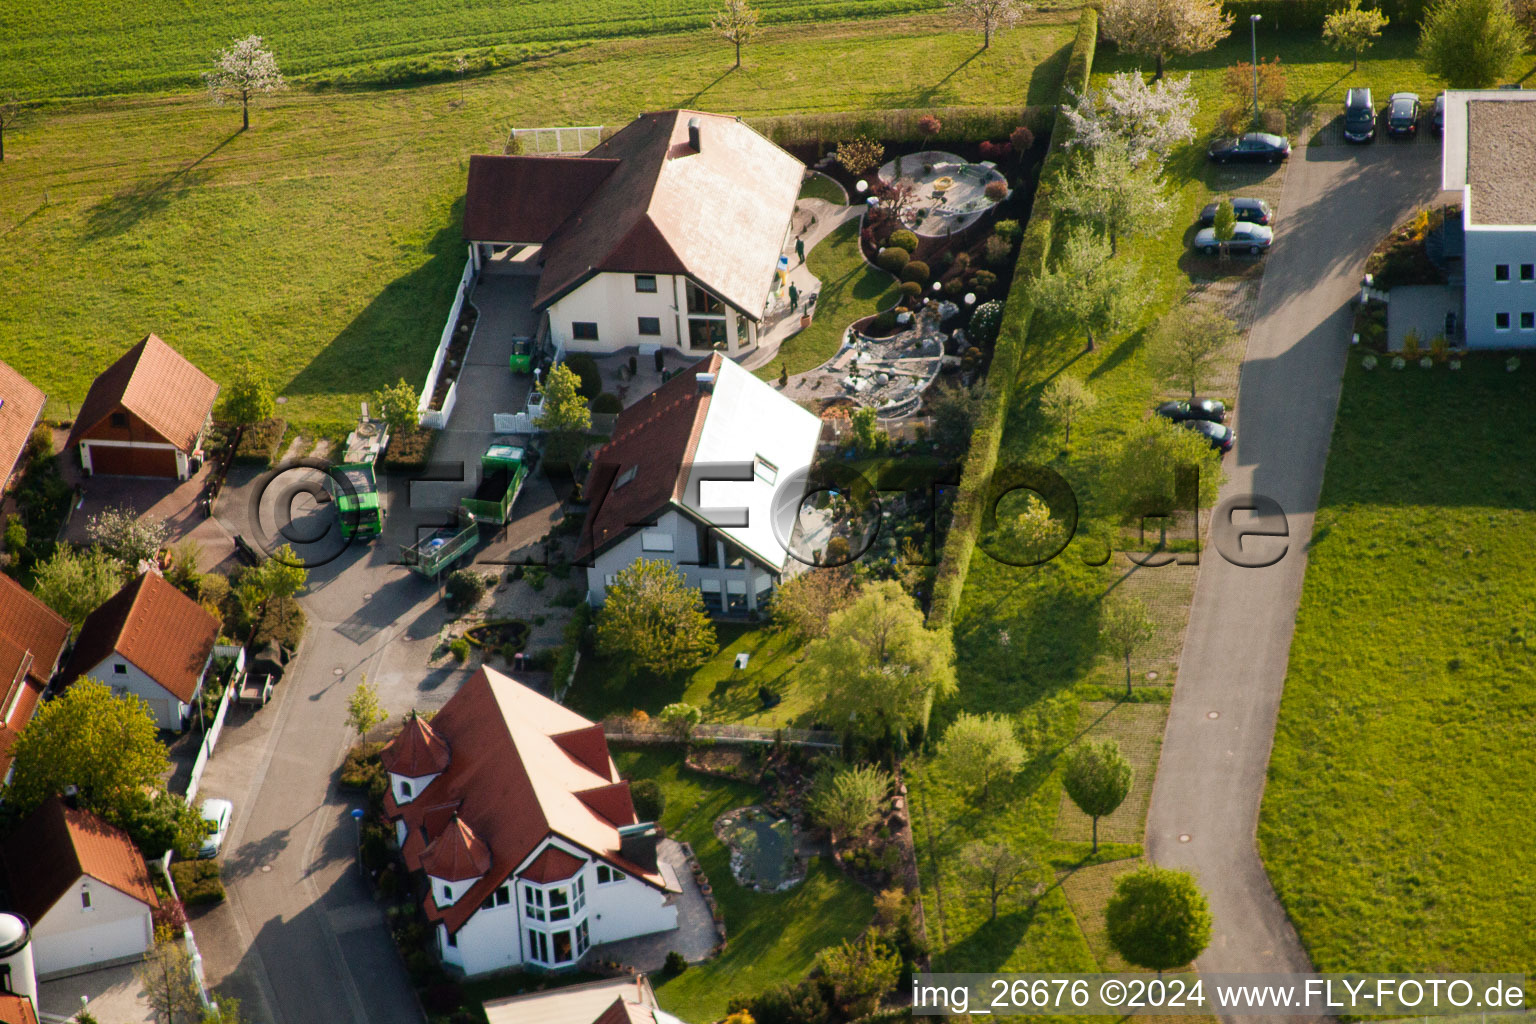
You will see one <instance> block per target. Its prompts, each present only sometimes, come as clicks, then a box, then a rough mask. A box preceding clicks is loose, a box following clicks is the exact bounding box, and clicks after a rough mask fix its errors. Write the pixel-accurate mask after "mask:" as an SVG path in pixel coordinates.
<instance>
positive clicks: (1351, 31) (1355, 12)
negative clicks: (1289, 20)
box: [1323, 0, 1387, 71]
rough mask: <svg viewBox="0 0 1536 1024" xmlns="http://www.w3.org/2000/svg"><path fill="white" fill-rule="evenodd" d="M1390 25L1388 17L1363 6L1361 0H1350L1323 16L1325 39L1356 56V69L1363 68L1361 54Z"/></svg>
mask: <svg viewBox="0 0 1536 1024" xmlns="http://www.w3.org/2000/svg"><path fill="white" fill-rule="evenodd" d="M1386 27H1387V16H1386V15H1385V14H1382V13H1381V11H1379V10H1377V9H1376V8H1374V7H1367V8H1366V9H1365V10H1361V9H1360V0H1349V6H1348V7H1344V8H1342V9H1340V10H1337V11H1334V12H1333V13H1332V14H1330V15H1328V17H1326V18H1324V19H1323V42H1325V43H1327V44H1328V45H1329V46H1331V47H1333V48H1334V49H1335V50H1342V51H1344V52H1346V53H1349V54H1350V55H1351V56H1353V57H1354V58H1355V65H1354V67H1353V68H1351V70H1352V71H1359V70H1360V54H1362V53H1364V52H1365V50H1366V48H1367V47H1369V46H1370V45H1371V44H1372V43H1373V42H1375V41H1376V39H1377V38H1378V37H1379V36H1380V35H1381V30H1382V29H1384V28H1386Z"/></svg>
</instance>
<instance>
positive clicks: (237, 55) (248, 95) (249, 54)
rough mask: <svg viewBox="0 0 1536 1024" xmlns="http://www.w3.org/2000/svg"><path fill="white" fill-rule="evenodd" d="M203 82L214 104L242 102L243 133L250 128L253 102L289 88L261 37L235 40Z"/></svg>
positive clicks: (204, 76) (222, 51)
mask: <svg viewBox="0 0 1536 1024" xmlns="http://www.w3.org/2000/svg"><path fill="white" fill-rule="evenodd" d="M203 81H204V82H206V83H207V85H208V92H209V94H210V95H212V96H213V102H215V103H219V104H223V103H228V102H230V101H231V100H239V101H240V130H241V131H246V130H248V129H249V128H250V127H251V99H252V97H254V96H264V95H267V94H268V93H274V92H280V91H282V90H283V89H286V88H288V84H287V83H286V82H284V81H283V73H282V72H281V71H279V70H278V69H277V58H276V57H274V56H272V51H271V50H268V49H266V48H265V47H264V46H262V39H261V36H246V37H245V38H244V39H237V40H235V42H234V44H233V45H232V46H230V48H229V49H227V50H221V51H220V52H219V53H217V54H216V55H215V56H214V58H213V70H212V71H205V72H203Z"/></svg>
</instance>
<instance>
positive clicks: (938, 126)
mask: <svg viewBox="0 0 1536 1024" xmlns="http://www.w3.org/2000/svg"><path fill="white" fill-rule="evenodd" d="M917 130H918V131H920V132H922V133H923V134H924V135H929V136H932V135H937V134H939V132H941V131H943V130H944V122H943V121H940V120H939V119H938V118H936V117H934V116H933V115H932V114H924V115H923V116H922V117H920V118H918V119H917Z"/></svg>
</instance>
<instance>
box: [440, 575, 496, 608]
mask: <svg viewBox="0 0 1536 1024" xmlns="http://www.w3.org/2000/svg"><path fill="white" fill-rule="evenodd" d="M485 590H486V586H485V577H484V576H481V575H480V574H479V573H477V572H475V571H473V570H471V569H457V570H455V571H453V572H451V573H449V574H448V581H447V582H446V583H445V584H443V596H444V598H445V599H446V600H447V602H448V606H449V607H450V608H453V609H455V610H456V611H463V610H464V609H466V608H473V607H474V606H475V604H476V602H478V601H479V600H480V599H481V598H482V597H484V596H485Z"/></svg>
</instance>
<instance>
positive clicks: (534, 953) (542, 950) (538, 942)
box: [528, 928, 549, 964]
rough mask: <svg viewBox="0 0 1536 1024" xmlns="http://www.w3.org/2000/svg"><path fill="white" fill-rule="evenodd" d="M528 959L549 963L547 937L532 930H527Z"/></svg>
mask: <svg viewBox="0 0 1536 1024" xmlns="http://www.w3.org/2000/svg"><path fill="white" fill-rule="evenodd" d="M528 959H530V960H537V961H538V962H539V963H541V964H547V963H549V936H547V935H545V934H544V933H543V932H536V931H534V930H533V929H532V928H530V929H528Z"/></svg>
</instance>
